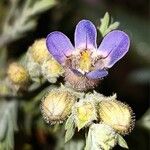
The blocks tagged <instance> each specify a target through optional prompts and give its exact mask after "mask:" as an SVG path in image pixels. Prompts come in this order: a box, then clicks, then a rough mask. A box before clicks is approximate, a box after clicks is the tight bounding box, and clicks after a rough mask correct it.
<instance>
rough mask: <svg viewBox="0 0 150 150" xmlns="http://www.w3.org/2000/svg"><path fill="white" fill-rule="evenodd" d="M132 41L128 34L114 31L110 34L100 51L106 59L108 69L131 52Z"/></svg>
mask: <svg viewBox="0 0 150 150" xmlns="http://www.w3.org/2000/svg"><path fill="white" fill-rule="evenodd" d="M129 46H130V39H129V37H128V35H127V34H126V33H124V32H123V31H119V30H114V31H112V32H110V33H108V34H107V35H106V36H105V37H104V39H103V41H102V43H101V44H100V46H99V48H98V50H99V52H100V54H101V55H102V56H103V57H106V67H108V68H110V67H112V66H113V65H114V64H115V63H116V62H117V61H118V60H120V59H121V58H122V57H123V56H124V55H125V54H126V53H127V52H128V50H129Z"/></svg>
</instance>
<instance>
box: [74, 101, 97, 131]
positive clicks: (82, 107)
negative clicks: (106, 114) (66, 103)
mask: <svg viewBox="0 0 150 150" xmlns="http://www.w3.org/2000/svg"><path fill="white" fill-rule="evenodd" d="M73 115H74V117H75V122H76V126H77V127H78V130H80V129H81V128H83V127H85V126H88V125H90V124H91V123H92V121H94V120H97V114H96V109H95V104H94V102H92V101H88V100H87V99H80V101H79V102H77V103H76V104H75V105H74V107H73Z"/></svg>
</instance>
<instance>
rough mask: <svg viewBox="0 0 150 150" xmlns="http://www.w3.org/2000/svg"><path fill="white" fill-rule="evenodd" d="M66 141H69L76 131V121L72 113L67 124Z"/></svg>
mask: <svg viewBox="0 0 150 150" xmlns="http://www.w3.org/2000/svg"><path fill="white" fill-rule="evenodd" d="M65 130H66V134H65V143H66V142H68V141H69V140H70V139H71V138H72V137H73V135H74V133H75V123H74V117H73V115H70V116H69V118H68V119H67V121H66V124H65Z"/></svg>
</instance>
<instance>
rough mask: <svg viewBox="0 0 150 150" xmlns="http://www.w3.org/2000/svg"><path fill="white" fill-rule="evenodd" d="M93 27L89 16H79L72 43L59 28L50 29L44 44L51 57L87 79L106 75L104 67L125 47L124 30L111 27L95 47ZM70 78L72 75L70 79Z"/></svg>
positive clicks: (124, 52) (93, 79) (72, 73)
mask: <svg viewBox="0 0 150 150" xmlns="http://www.w3.org/2000/svg"><path fill="white" fill-rule="evenodd" d="M96 38H97V31H96V28H95V26H94V24H93V23H92V22H91V21H89V20H81V21H80V22H79V23H78V24H77V26H76V29H75V46H73V45H72V44H71V42H70V40H69V38H68V37H67V36H66V35H64V34H63V33H61V32H58V31H55V32H52V33H50V34H49V35H48V36H47V39H46V45H47V48H48V50H49V52H50V53H51V54H52V55H53V57H54V58H55V59H56V60H57V61H58V62H59V63H60V64H62V65H63V66H64V67H65V68H67V69H69V72H71V75H72V76H75V77H76V78H77V77H79V78H82V80H83V78H84V79H85V78H86V82H87V80H90V81H95V80H98V79H101V78H103V77H105V76H107V75H108V71H107V70H108V69H109V68H111V67H112V66H113V65H114V64H115V63H116V62H117V61H118V60H120V59H121V58H122V57H123V56H124V55H125V54H126V53H127V52H128V49H129V45H130V40H129V37H128V35H127V34H126V33H124V32H123V31H119V30H114V31H112V32H110V33H108V34H107V35H106V36H105V37H104V38H103V40H102V42H101V44H100V46H99V47H98V48H97V44H96ZM71 80H73V79H71Z"/></svg>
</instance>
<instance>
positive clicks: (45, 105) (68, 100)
mask: <svg viewBox="0 0 150 150" xmlns="http://www.w3.org/2000/svg"><path fill="white" fill-rule="evenodd" d="M75 100H76V97H75V96H74V95H73V94H72V93H70V92H69V91H68V90H61V89H53V90H51V91H50V92H49V93H48V94H47V95H46V97H45V98H44V99H43V100H42V103H41V111H42V114H43V117H44V119H45V121H46V122H47V123H50V124H55V123H61V122H63V121H64V120H65V119H66V118H67V117H68V115H69V114H70V113H71V109H72V106H73V104H74V103H75Z"/></svg>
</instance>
